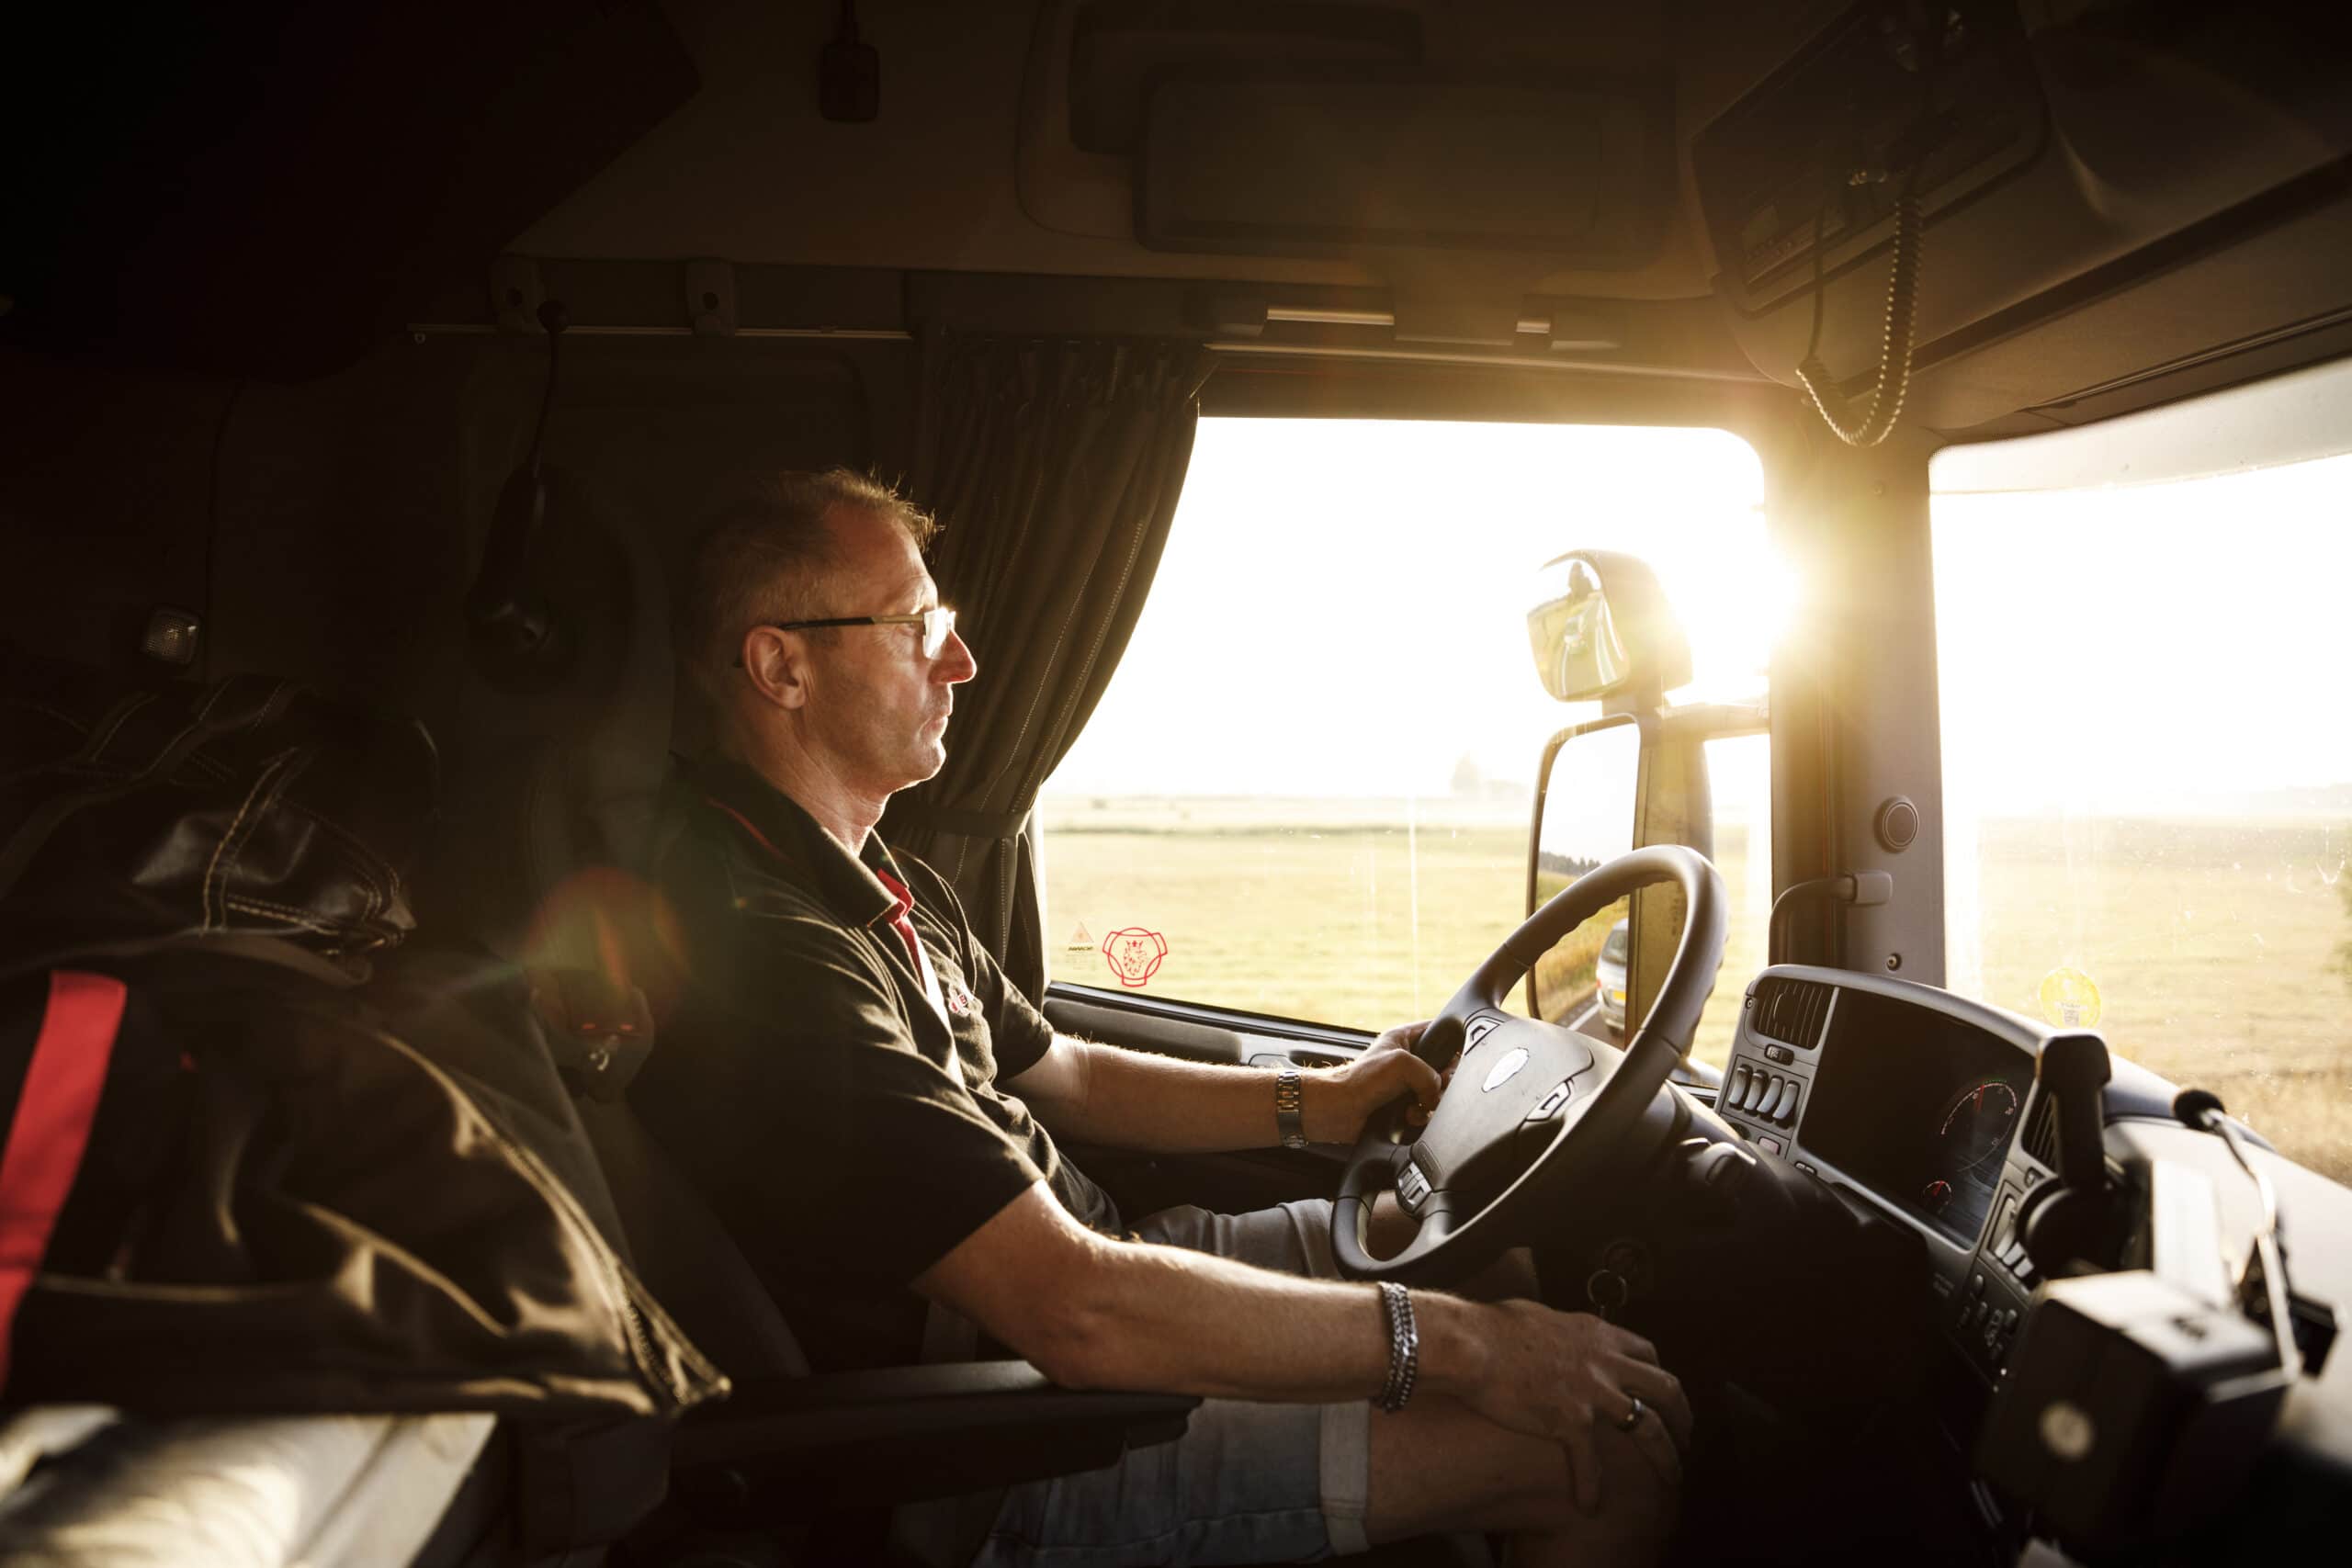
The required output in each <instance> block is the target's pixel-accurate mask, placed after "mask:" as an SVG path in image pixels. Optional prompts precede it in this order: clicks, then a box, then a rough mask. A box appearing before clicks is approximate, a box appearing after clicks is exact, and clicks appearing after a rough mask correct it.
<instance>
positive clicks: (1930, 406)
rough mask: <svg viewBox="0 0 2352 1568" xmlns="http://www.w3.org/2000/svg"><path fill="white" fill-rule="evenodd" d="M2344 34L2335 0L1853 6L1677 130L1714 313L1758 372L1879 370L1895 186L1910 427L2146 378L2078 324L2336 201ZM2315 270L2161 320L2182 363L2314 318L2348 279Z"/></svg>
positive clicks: (2132, 343)
mask: <svg viewBox="0 0 2352 1568" xmlns="http://www.w3.org/2000/svg"><path fill="white" fill-rule="evenodd" d="M2347 48H2352V14H2347V13H2345V12H2343V11H2342V10H2340V9H2334V10H2323V9H2322V8H2317V7H2285V6H2274V7H2260V6H2255V7H2207V6H2189V5H2183V4H2178V3H2176V0H2062V3H2060V4H2056V5H2052V6H2034V7H2028V8H2025V10H2024V11H2023V13H2022V14H2021V13H2020V8H2019V7H2018V6H2016V5H2015V4H2013V3H2003V0H1954V3H1952V4H1951V5H1948V6H1926V7H1920V6H1914V5H1911V4H1906V3H1904V0H1864V3H1863V4H1860V5H1857V6H1852V7H1851V8H1849V10H1848V11H1847V12H1846V13H1845V14H1844V15H1843V16H1841V17H1839V18H1838V20H1836V21H1835V22H1833V23H1831V24H1830V25H1829V26H1828V27H1826V28H1824V29H1823V30H1822V31H1821V32H1820V33H1819V34H1818V35H1816V37H1815V39H1813V40H1812V41H1811V42H1810V43H1808V44H1807V45H1805V46H1804V48H1802V49H1800V50H1798V51H1794V52H1793V53H1792V57H1791V59H1790V60H1789V62H1787V63H1786V64H1784V65H1783V66H1782V67H1781V69H1780V70H1778V71H1776V72H1774V73H1771V74H1770V75H1769V76H1767V77H1766V78H1765V79H1764V80H1763V81H1762V82H1761V83H1759V85H1758V86H1756V87H1755V88H1754V89H1752V90H1751V91H1749V92H1748V93H1747V95H1745V96H1743V97H1741V98H1740V99H1739V100H1738V101H1737V102H1736V103H1735V104H1733V105H1732V106H1731V107H1729V108H1727V109H1726V110H1725V111H1724V113H1723V114H1721V115H1720V116H1718V117H1717V118H1715V119H1714V120H1713V122H1712V123H1710V124H1709V125H1707V126H1706V127H1705V128H1704V129H1702V130H1701V131H1700V132H1699V133H1698V136H1697V138H1696V140H1695V141H1694V142H1693V146H1692V163H1691V167H1692V175H1693V178H1694V181H1695V183H1696V186H1697V191H1698V197H1699V201H1700V206H1701V209H1702V212H1703V213H1704V216H1705V220H1706V225H1707V231H1708V233H1709V235H1710V237H1711V239H1712V240H1713V245H1714V250H1715V272H1714V286H1715V291H1716V293H1717V294H1718V296H1719V297H1720V298H1722V299H1723V300H1724V302H1725V304H1726V305H1727V306H1728V307H1730V310H1729V311H1728V315H1727V319H1728V321H1729V323H1730V326H1731V329H1732V331H1733V332H1734V333H1735V334H1736V336H1737V338H1738V340H1739V343H1740V345H1741V347H1742V348H1743V349H1744V350H1745V351H1746V353H1747V356H1748V358H1749V359H1750V360H1751V361H1752V362H1753V363H1754V364H1755V366H1756V367H1757V368H1758V369H1759V370H1761V371H1763V372H1764V373H1765V374H1767V375H1769V376H1771V377H1773V378H1777V379H1781V380H1782V381H1790V382H1793V380H1794V379H1795V367H1796V365H1797V363H1798V362H1799V361H1800V360H1801V359H1803V358H1804V356H1805V355H1806V353H1807V350H1808V347H1809V346H1812V347H1815V348H1817V351H1818V353H1819V355H1820V357H1821V358H1822V359H1823V360H1824V361H1825V362H1826V364H1827V366H1828V367H1830V370H1831V372H1832V373H1833V375H1834V377H1835V378H1838V380H1839V381H1840V382H1841V383H1842V384H1843V386H1844V388H1845V389H1846V390H1847V391H1848V392H1849V393H1851V392H1852V391H1853V390H1854V389H1857V388H1860V387H1866V386H1868V385H1869V384H1871V381H1872V379H1873V378H1874V376H1875V373H1876V371H1877V367H1878V363H1879V359H1880V355H1881V351H1882V346H1883V344H1884V342H1885V339H1886V330H1885V329H1886V322H1887V319H1888V277H1889V266H1888V261H1887V256H1888V253H1889V252H1890V250H1891V249H1892V244H1893V234H1894V227H1895V224H1894V204H1895V201H1896V199H1897V197H1899V196H1900V194H1901V193H1902V192H1903V191H1904V190H1905V188H1906V187H1907V188H1909V189H1910V190H1911V191H1912V192H1913V194H1914V196H1915V198H1916V199H1917V203H1918V206H1919V209H1920V211H1921V214H1922V219H1923V230H1922V243H1921V246H1920V260H1919V265H1918V276H1919V285H1918V289H1917V334H1916V344H1917V346H1916V348H1915V350H1914V352H1913V354H1912V361H1911V362H1912V366H1913V378H1912V389H1911V394H1910V399H1909V401H1908V403H1907V404H1906V413H1905V423H1914V422H1917V423H1926V424H1928V425H1931V426H1934V427H1936V428H1939V429H1944V430H1952V431H1958V430H1965V429H1969V428H1971V427H1973V426H1975V425H1977V424H1979V423H1984V422H1985V421H1988V420H1993V419H1996V418H1999V417H2001V416H2004V415H2007V414H2008V413H2010V412H2012V411H2014V410H2018V409H2019V408H2034V407H2039V406H2048V405H2052V404H2056V403H2060V402H2064V400H2068V399H2069V398H2071V397H2074V396H2075V395H2076V394H2080V393H2084V392H2086V391H2087V390H2089V389H2097V388H2099V387H2102V386H2104V385H2106V384H2108V383H2109V382H2110V381H2112V380H2113V379H2114V378H2120V377H2124V376H2126V375H2128V374H2131V373H2134V372H2137V371H2140V370H2143V369H2144V368H2145V367H2146V359H2147V348H2148V344H2146V343H2145V342H2143V341H2141V339H2140V338H2139V337H2138V336H2136V335H2135V334H2133V333H2124V334H2120V335H2119V334H2116V333H2112V332H2110V331H2108V330H2105V329H2103V328H2101V329H2094V328H2092V327H2091V326H2090V325H2089V322H2090V321H2091V319H2092V314H2096V315H2097V316H2098V318H2099V320H2101V321H2111V320H2120V319H2131V316H2132V314H2133V313H2132V312H2131V311H2130V310H2125V311H2123V312H2122V314H2121V315H2120V316H2119V315H2118V313H2117V311H2116V310H2113V309H2110V308H2109V306H2110V304H2111V302H2114V301H2118V300H2128V299H2131V298H2132V297H2134V296H2135V295H2137V294H2140V293H2143V292H2146V291H2149V290H2153V289H2155V288H2158V286H2159V284H2160V281H2161V280H2162V279H2163V278H2164V277H2165V276H2166V275H2168V274H2170V273H2172V272H2174V271H2176V270H2177V269H2178V268H2181V267H2184V266H2188V265H2195V264H2197V263H2199V260H2200V258H2205V257H2212V256H2217V255H2220V254H2224V253H2227V252H2228V251H2230V250H2231V249H2232V248H2233V247H2236V246H2240V245H2247V244H2255V243H2262V241H2263V238H2264V236H2266V235H2267V234H2270V233H2272V232H2274V231H2283V230H2284V229H2285V228H2286V227H2288V226H2291V225H2295V224H2297V223H2300V222H2303V221H2305V220H2310V219H2312V218H2315V217H2317V216H2318V215H2320V214H2322V213H2324V212H2325V211H2327V210H2329V209H2333V208H2336V207H2342V206H2344V205H2345V204H2346V202H2347V201H2352V194H2347V186H2346V179H2345V175H2346V170H2347V168H2352V164H2347V162H2346V161H2347V158H2352V102H2346V101H2345V100H2344V99H2343V98H2342V97H2341V95H2340V94H2339V95H2331V94H2330V93H2328V92H2327V91H2326V90H2325V84H2326V83H2327V82H2328V81H2329V80H2330V79H2331V78H2330V74H2329V71H2328V70H2326V69H2323V68H2320V67H2317V66H2315V65H2314V63H2313V62H2314V60H2315V59H2334V60H2335V61H2339V62H2340V61H2341V60H2342V59H2344V58H2345V57H2346V51H2347ZM1816 225H1818V232H1819V233H1820V235H1821V237H1822V245H1821V254H1820V255H1819V256H1817V257H1816V256H1815V254H1814V250H1815V245H1814V241H1815V233H1816ZM2307 271H2308V276H2306V277H2304V278H2302V279H2301V280H2299V281H2298V282H2297V283H2296V284H2295V285H2294V286H2293V287H2290V288H2284V289H2279V290H2276V291H2274V293H2273V295H2272V296H2271V297H2270V298H2267V299H2263V300H2261V301H2259V302H2256V301H2245V302H2243V303H2245V304H2247V305H2249V306H2253V305H2256V304H2257V303H2258V306H2259V308H2258V309H2256V310H2252V312H2251V313H2252V314H2253V315H2255V316H2258V317H2259V318H2260V320H2258V321H2256V320H2247V319H2245V317H2246V316H2247V315H2248V312H2247V311H2245V310H2231V311H2226V312H2220V313H2213V312H2209V320H2208V321H2207V322H2206V323H2205V324H2204V326H2201V327H2200V325H2199V323H2198V322H2196V321H2177V320H2171V319H2165V321H2164V324H2165V327H2166V329H2167V331H2166V333H2165V335H2166V336H2167V337H2168V338H2169V339H2171V340H2173V343H2174V345H2175V346H2174V352H2175V353H2176V354H2177V355H2182V356H2194V355H2198V354H2200V353H2203V352H2205V351H2208V350H2211V351H2216V352H2218V351H2221V350H2222V349H2224V348H2226V347H2227V346H2228V345H2230V344H2235V343H2241V342H2252V341H2256V340H2262V341H2271V340H2274V339H2275V338H2276V337H2277V335H2278V334H2279V333H2293V332H2296V331H2299V330H2303V329H2304V328H2307V327H2308V328H2311V329H2313V330H2316V329H2318V328H2321V327H2324V326H2328V325H2330V324H2331V323H2333V322H2334V321H2335V320H2336V318H2337V317H2338V316H2339V315H2340V313H2341V312H2342V310H2343V309H2344V308H2345V307H2346V305H2347V304H2352V274H2346V273H2345V272H2344V270H2343V269H2342V268H2341V267H2340V266H2338V267H2335V268H2333V269H2330V268H2327V267H2324V266H2321V267H2316V268H2312V269H2307ZM2331 276H2333V277H2334V278H2336V279H2341V280H2345V281H2335V282H2331V281H2329V279H2330V277H2331ZM2152 298H2153V296H2152ZM1816 301H1817V302H1816ZM2095 308H2096V309H2095ZM2085 312H2090V313H2089V314H2086V313H2085ZM2158 315H2159V316H2161V315H2162V312H2161V311H2159V312H2158ZM2224 317H2226V318H2227V320H2226V321H2225V320H2224ZM2207 328H2210V330H2206V329H2207ZM2184 336H2186V337H2188V338H2194V339H2197V340H2198V341H2196V342H2194V343H2186V342H2179V341H2178V340H2179V339H2180V338H2182V337H2184Z"/></svg>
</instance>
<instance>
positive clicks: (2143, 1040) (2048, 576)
mask: <svg viewBox="0 0 2352 1568" xmlns="http://www.w3.org/2000/svg"><path fill="white" fill-rule="evenodd" d="M2265 393H2266V389H2260V388H2256V389H2248V390H2247V391H2245V392H2240V393H2232V394H2228V395H2227V396H2226V397H2225V398H2223V399H2212V400H2205V404H2204V405H2202V406H2201V407H2200V408H2199V409H2197V410H2194V411H2165V412H2166V413H2168V414H2178V415H2187V416H2188V417H2192V418H2195V419H2197V420H2199V423H2201V424H2202V426H2203V428H2205V429H2207V430H2211V428H2213V426H2214V423H2215V422H2216V421H2219V420H2223V419H2226V418H2229V417H2233V413H2234V414H2235V415H2243V413H2244V412H2245V411H2244V410H2243V409H2239V410H2236V411H2233V410H2231V409H2228V408H2223V409H2221V410H2219V411H2216V410H2215V409H2213V407H2212V406H2211V405H2214V404H2217V403H2220V404H2226V403H2228V402H2229V400H2231V399H2243V398H2245V397H2249V396H2261V395H2265ZM2123 426H2124V427H2123V428H2119V429H2117V430H2115V431H2114V432H2112V434H2111V436H2110V438H2109V440H2108V441H2107V442H2106V443H2105V446H2104V448H2103V449H2102V450H2099V451H2098V452H2096V453H2095V454H2094V456H2095V457H2096V459H2097V460H2096V461H2093V462H2090V463H2087V464H2086V465H2084V467H2085V468H2086V470H2087V471H2086V472H2085V473H2084V475H2083V478H2084V479H2086V481H2087V482H2085V483H2083V484H2080V485H2075V486H2067V487H2064V488H2059V487H2050V488H2035V489H2025V490H2004V489H2000V488H1998V482H1999V479H2000V475H1999V474H1998V473H1997V472H1996V471H1994V470H1993V469H1992V468H1989V467H1988V465H1986V464H1985V462H1983V461H1981V460H1973V459H1972V460H1970V461H1968V462H1964V463H1960V464H1952V465H1947V464H1946V463H1944V462H1943V461H1942V460H1939V464H1938V467H1937V470H1936V475H1937V484H1938V489H1939V493H1938V494H1937V496H1936V498H1935V501H1934V511H1933V527H1934V548H1935V573H1936V621H1937V640H1938V668H1939V672H1940V682H1941V694H1940V695H1941V707H1942V716H1943V719H1942V723H1943V761H1944V792H1945V818H1946V839H1945V850H1946V859H1947V867H1946V877H1947V897H1946V911H1947V916H1946V935H1947V945H1948V953H1947V962H1948V970H1949V977H1950V984H1951V987H1952V988H1953V989H1954V990H1956V991H1960V992H1963V993H1965V994H1968V995H1971V996H1975V997H1979V998H1983V999H1985V1000H1987V1001H1990V1002H1994V1003H1996V1004H1998V1005H2000V1006H2003V1007H2007V1008H2010V1009H2013V1010H2017V1011H2019V1012H2023V1013H2026V1014H2028V1015H2030V1016H2032V1017H2036V1018H2041V1019H2044V1020H2047V1021H2049V1022H2051V1023H2052V1024H2056V1025H2067V1026H2080V1027H2086V1028H2096V1029H2098V1031H2099V1032H2101V1033H2103V1034H2104V1035H2105V1036H2106V1037H2107V1039H2108V1040H2109V1043H2111V1044H2112V1045H2113V1046H2115V1047H2116V1048H2117V1049H2118V1050H2119V1051H2120V1052H2121V1053H2122V1054H2123V1055H2126V1056H2129V1057H2131V1058H2132V1059H2133V1060H2136V1061H2138V1062H2141V1063H2142V1064H2143V1065H2145V1066H2150V1067H2153V1068H2154V1069H2155V1070H2156V1071H2158V1072H2160V1073H2163V1074H2164V1075H2165V1077H2169V1078H2172V1079H2173V1080H2174V1081H2176V1082H2177V1083H2180V1084H2182V1085H2184V1086H2187V1085H2195V1086H2199V1087H2203V1088H2207V1089H2212V1090H2213V1091H2214V1092H2216V1093H2218V1094H2219V1095H2220V1096H2221V1097H2222V1100H2223V1101H2224V1102H2225V1103H2226V1104H2227V1105H2228V1107H2229V1109H2230V1111H2232V1112H2233V1114H2235V1115H2237V1116H2239V1117H2241V1118H2242V1119H2244V1120H2245V1121H2246V1122H2249V1123H2250V1124H2252V1125H2253V1126H2254V1127H2255V1128H2256V1131H2258V1132H2260V1133H2262V1134H2265V1135H2266V1136H2267V1137H2268V1138H2269V1139H2270V1140H2271V1142H2273V1143H2274V1144H2275V1145H2278V1148H2279V1149H2280V1150H2281V1151H2282V1152H2284V1153H2286V1154H2288V1155H2289V1156H2292V1157H2294V1158H2296V1159H2298V1160H2300V1161H2301V1162H2303V1163H2304V1164H2307V1165H2310V1166H2312V1167H2313V1168H2316V1169H2319V1170H2321V1171H2323V1172H2324V1173H2325V1174H2327V1175H2329V1176H2331V1177H2333V1178H2335V1179H2338V1180H2352V1026H2347V1019H2352V877H2347V876H2346V861H2347V852H2352V722H2347V721H2346V717H2345V714H2346V696H2345V690H2344V685H2345V680H2346V675H2347V673H2352V666H2347V660H2346V649H2347V647H2352V633H2347V630H2346V620H2347V617H2352V526H2347V525H2346V519H2347V516H2352V509H2347V505H2346V501H2347V497H2352V456H2335V457H2309V458H2305V459H2304V460H2301V461H2295V462H2289V463H2283V464H2279V465H2277V466H2273V467H2267V468H2257V469H2254V470H2251V471H2244V472H2236V473H2221V474H2207V475H2201V476H2198V477H2191V478H2184V479H2168V480H2165V481H2163V482H2154V483H2132V482H2131V479H2132V478H2133V477H2134V475H2135V474H2139V473H2147V472H2150V471H2152V470H2153V471H2157V472H2161V471H2162V469H2163V467H2164V465H2165V460H2166V459H2167V458H2168V457H2172V456H2173V454H2171V453H2169V452H2167V451H2166V450H2165V443H2166V442H2167V440H2170V439H2174V438H2176V437H2180V438H2186V437H2188V436H2193V435H2194V434H2196V433H2197V432H2196V429H2195V428H2194V427H2191V426H2186V425H2182V424H2180V423H2166V422H2165V421H2164V420H2159V419H2156V418H2154V416H2149V417H2147V418H2145V419H2143V421H2136V422H2135V421H2127V422H2123ZM2340 428H2341V427H2340V426H2339V429H2340ZM2085 434H2088V433H2085ZM2069 439H2076V438H2075V437H2070V438H2069ZM2347 444H2352V443H2347ZM2085 450H2086V452H2088V451H2090V449H2089V448H2086V449H2085ZM2048 477H2049V472H2048V470H2047V469H2046V468H2045V469H2044V470H2042V471H2041V473H2038V474H2035V475H2034V476H2033V478H2034V479H2037V480H2038V481H2039V480H2046V479H2047V478H2048ZM2102 477H2103V478H2104V480H2105V482H2098V480H2100V479H2102ZM1963 486H1965V488H1962V487H1963Z"/></svg>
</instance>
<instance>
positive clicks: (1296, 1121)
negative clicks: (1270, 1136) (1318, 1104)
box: [1274, 1067, 1306, 1149]
mask: <svg viewBox="0 0 2352 1568" xmlns="http://www.w3.org/2000/svg"><path fill="white" fill-rule="evenodd" d="M1305 1107H1306V1081H1305V1080H1304V1079H1302V1078H1301V1077H1299V1076H1298V1069H1297V1068H1296V1067H1284V1068H1283V1069H1282V1070H1281V1071H1279V1072H1277V1073H1275V1074H1274V1130H1275V1131H1276V1132H1278V1133H1280V1134H1282V1137H1283V1147H1284V1148H1286V1149H1303V1148H1305V1147H1306V1122H1305V1121H1304V1120H1303V1118H1302V1116H1301V1111H1303V1110H1304V1109H1305Z"/></svg>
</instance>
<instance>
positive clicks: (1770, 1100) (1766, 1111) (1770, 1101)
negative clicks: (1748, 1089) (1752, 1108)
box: [1756, 1073, 1781, 1116]
mask: <svg viewBox="0 0 2352 1568" xmlns="http://www.w3.org/2000/svg"><path fill="white" fill-rule="evenodd" d="M1780 1098H1781V1075H1780V1074H1778V1073H1774V1074H1773V1075H1772V1077H1771V1079H1770V1082H1768V1083H1766V1084H1765V1086H1764V1089H1763V1092H1761V1093H1760V1094H1758V1095H1757V1097H1756V1114H1758V1116H1770V1115H1771V1114H1772V1107H1773V1105H1774V1104H1775V1103H1776V1102H1777V1101H1778V1100H1780Z"/></svg>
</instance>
